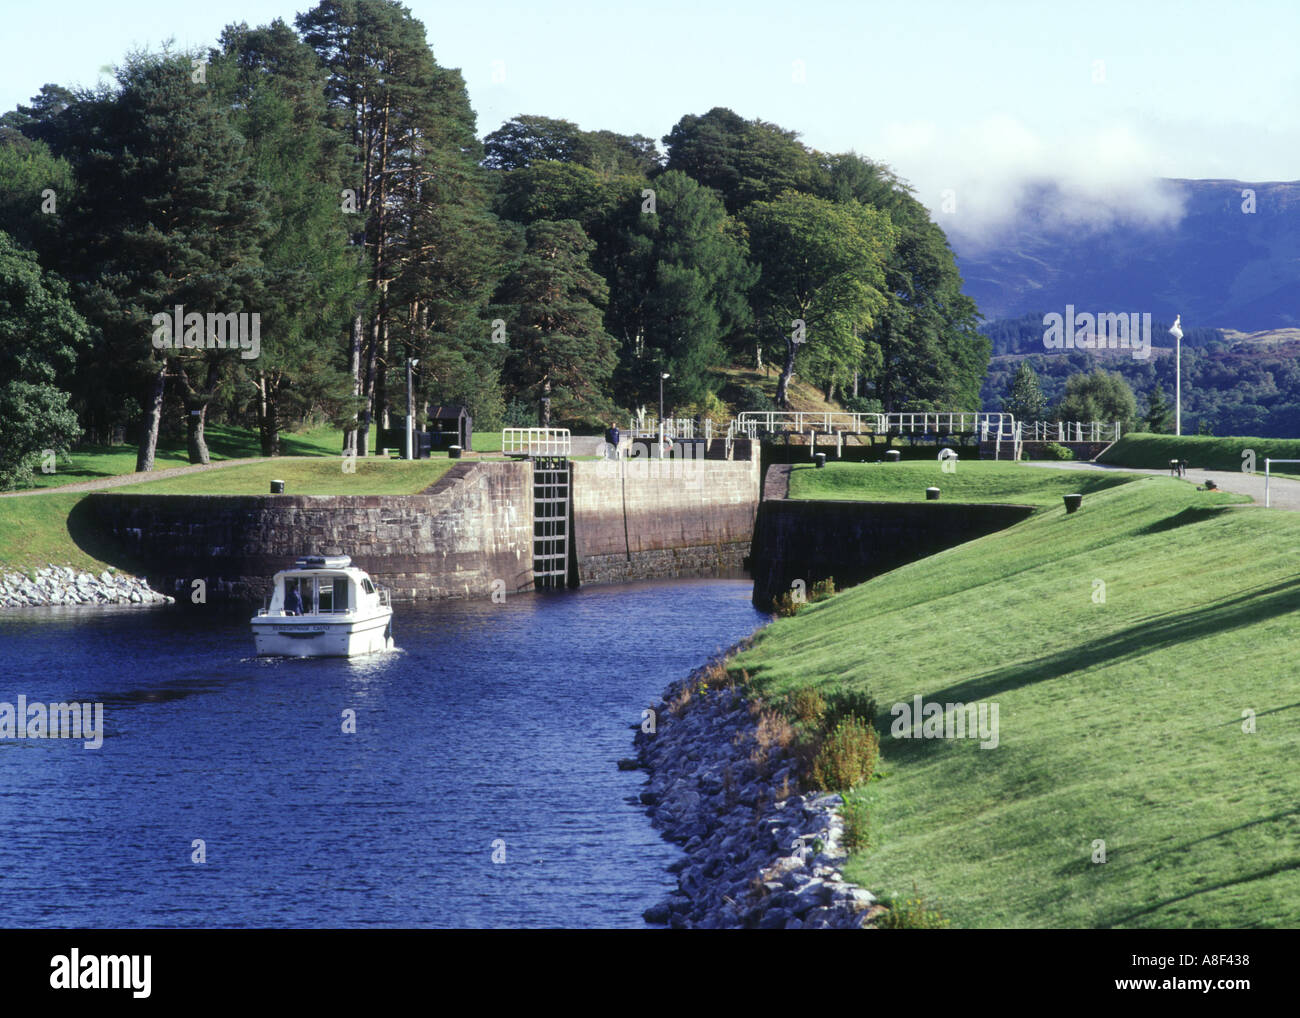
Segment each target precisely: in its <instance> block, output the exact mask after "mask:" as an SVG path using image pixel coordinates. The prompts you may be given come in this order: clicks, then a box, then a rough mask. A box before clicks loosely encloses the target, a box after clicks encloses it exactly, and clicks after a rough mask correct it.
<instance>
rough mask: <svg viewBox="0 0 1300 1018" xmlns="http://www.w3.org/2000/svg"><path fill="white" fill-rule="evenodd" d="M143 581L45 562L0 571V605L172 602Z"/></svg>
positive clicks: (18, 606) (119, 574)
mask: <svg viewBox="0 0 1300 1018" xmlns="http://www.w3.org/2000/svg"><path fill="white" fill-rule="evenodd" d="M175 600H176V599H175V598H173V597H168V596H167V595H165V594H160V593H158V592H157V591H156V590H154V589H153V588H151V587H150V586H149V584H148V582H147V581H145V580H142V579H140V578H139V577H137V576H129V575H127V574H125V573H118V572H114V571H112V570H108V569H105V570H104V571H103V572H102V573H100V574H99V575H98V576H96V575H95V574H94V573H85V572H78V571H77V570H75V569H72V568H71V567H69V566H49V567H47V568H45V569H37V570H35V571H34V572H33V573H31V575H25V574H23V573H8V572H6V573H3V574H0V608H32V607H50V606H52V605H81V604H139V605H146V604H173V603H175Z"/></svg>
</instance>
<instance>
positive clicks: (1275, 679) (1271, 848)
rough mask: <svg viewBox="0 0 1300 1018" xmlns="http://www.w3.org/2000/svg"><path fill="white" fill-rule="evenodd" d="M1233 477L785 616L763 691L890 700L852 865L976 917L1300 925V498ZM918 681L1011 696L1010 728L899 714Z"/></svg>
mask: <svg viewBox="0 0 1300 1018" xmlns="http://www.w3.org/2000/svg"><path fill="white" fill-rule="evenodd" d="M1228 501H1229V497H1227V496H1223V495H1218V494H1209V493H1204V492H1197V491H1196V490H1195V489H1194V488H1193V487H1192V486H1191V485H1189V484H1186V483H1184V482H1179V481H1175V480H1171V479H1168V478H1160V477H1136V478H1132V479H1131V480H1128V481H1127V482H1125V483H1122V484H1119V485H1116V486H1114V487H1111V488H1110V489H1109V490H1102V491H1095V492H1093V493H1092V494H1091V495H1090V497H1089V498H1088V499H1087V500H1086V501H1085V503H1084V507H1083V510H1082V511H1080V512H1079V513H1077V514H1075V515H1072V516H1066V515H1065V513H1064V510H1063V508H1061V507H1059V505H1058V506H1056V507H1052V508H1048V509H1044V510H1042V511H1040V512H1038V513H1036V514H1035V515H1034V516H1033V517H1032V518H1030V519H1029V520H1027V521H1025V522H1024V523H1022V524H1019V525H1018V526H1016V527H1013V528H1011V529H1009V530H1007V531H1003V532H1001V533H998V534H993V535H990V536H988V537H985V538H982V539H980V540H978V541H974V542H971V543H969V544H966V545H963V546H960V547H958V548H954V549H950V550H949V551H946V552H943V553H941V554H938V555H935V556H932V557H930V558H927V559H923V560H921V561H918V562H915V563H912V564H910V565H908V566H905V567H903V568H901V569H898V570H895V571H894V572H892V573H889V574H886V575H884V576H881V577H879V578H877V579H875V580H872V581H870V582H868V583H866V584H863V585H862V586H860V587H857V588H854V589H852V590H849V591H846V592H844V593H842V594H839V595H837V596H836V597H834V598H832V599H830V600H829V601H826V602H824V603H822V604H819V605H815V606H811V607H809V608H807V609H805V610H804V611H802V612H801V613H800V614H799V616H798V617H796V618H793V619H782V620H779V621H777V622H775V623H774V624H773V625H772V626H770V627H769V628H768V629H766V630H765V631H764V633H763V634H762V635H761V637H760V638H759V640H758V642H757V644H756V645H755V647H754V648H753V649H751V650H750V651H748V652H746V653H745V654H743V655H742V656H740V657H739V658H738V659H737V660H736V662H735V665H736V666H737V667H744V668H747V669H748V670H749V671H750V673H751V674H752V675H754V676H755V678H756V680H757V681H758V682H759V683H760V685H761V687H763V688H764V689H766V690H770V691H771V692H773V693H779V692H783V691H786V690H789V689H792V688H796V687H798V686H802V685H813V686H820V687H829V686H832V685H835V684H837V683H847V684H850V685H853V686H857V687H863V688H867V689H869V690H870V691H871V692H872V693H873V694H874V695H875V696H876V698H877V700H878V702H879V704H880V709H881V716H880V717H878V719H877V725H878V727H881V728H882V739H881V753H882V765H881V766H882V768H883V770H884V771H885V772H886V774H887V776H886V777H885V778H884V779H883V780H880V781H876V782H873V783H872V785H871V791H870V794H871V795H872V797H873V799H874V808H873V819H872V844H873V846H874V847H873V848H870V849H867V850H865V851H863V852H862V853H860V854H858V855H856V856H855V858H854V859H853V860H852V862H851V864H850V868H849V874H848V875H849V877H850V878H851V879H854V880H857V881H860V882H861V883H863V884H865V885H866V886H869V887H873V888H876V889H880V890H884V891H889V892H895V893H908V892H910V891H911V890H912V887H913V884H914V883H915V884H916V885H917V886H918V887H919V889H920V890H921V892H922V893H923V894H925V895H927V897H931V896H932V897H937V899H938V900H939V902H940V904H941V906H942V907H943V908H944V910H945V912H946V913H947V914H948V915H949V916H950V917H951V918H952V920H953V924H954V925H955V926H1065V927H1093V926H1150V927H1178V926H1227V927H1233V926H1246V925H1261V926H1296V925H1300V848H1298V847H1297V846H1300V807H1298V806H1297V803H1298V802H1300V773H1298V772H1297V771H1296V768H1295V766H1294V760H1295V757H1296V754H1297V752H1298V751H1300V725H1297V723H1296V722H1297V721H1298V720H1300V695H1298V694H1300V690H1298V689H1297V682H1296V679H1295V678H1294V676H1295V675H1296V674H1297V672H1300V641H1297V640H1296V639H1295V633H1294V628H1295V627H1294V621H1293V618H1292V613H1293V612H1294V611H1295V610H1296V609H1297V608H1300V577H1297V575H1296V572H1295V556H1294V552H1293V551H1292V550H1291V549H1293V548H1294V547H1295V546H1296V544H1297V543H1300V514H1293V513H1266V512H1264V511H1262V510H1258V509H1254V508H1242V509H1233V508H1225V505H1226V503H1227V502H1228ZM1095 579H1102V580H1104V581H1105V583H1106V585H1107V586H1106V601H1105V603H1104V604H1096V603H1094V602H1093V599H1092V595H1093V591H1094V580H1095ZM873 636H875V637H876V638H875V639H873V638H872V637H873ZM918 693H919V694H920V695H922V696H923V697H924V698H925V700H926V701H927V702H929V701H931V700H936V701H940V702H954V703H955V702H966V703H971V702H977V701H984V702H996V703H998V704H999V710H1000V717H999V721H1000V737H1001V744H1000V746H999V747H998V748H996V749H991V750H981V749H980V748H979V747H978V744H977V743H976V742H974V741H955V740H954V741H944V740H906V741H905V740H897V739H893V738H891V737H890V736H889V734H888V733H889V729H890V725H891V722H892V717H891V716H890V713H889V709H890V706H891V705H892V704H894V703H896V702H904V701H910V700H911V698H912V696H913V695H914V694H918ZM1247 708H1249V709H1251V710H1254V711H1255V712H1256V713H1257V716H1258V726H1259V731H1258V733H1257V734H1253V735H1248V734H1243V732H1242V730H1241V723H1242V711H1243V709H1247ZM1095 839H1104V840H1105V842H1106V846H1107V851H1108V861H1107V862H1106V863H1105V864H1102V865H1098V864H1094V863H1092V862H1091V861H1090V856H1091V853H1092V845H1093V841H1094V840H1095Z"/></svg>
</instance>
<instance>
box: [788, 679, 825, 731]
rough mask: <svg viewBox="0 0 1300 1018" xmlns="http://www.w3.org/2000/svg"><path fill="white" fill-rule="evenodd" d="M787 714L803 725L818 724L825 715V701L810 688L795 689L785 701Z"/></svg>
mask: <svg viewBox="0 0 1300 1018" xmlns="http://www.w3.org/2000/svg"><path fill="white" fill-rule="evenodd" d="M786 709H787V713H788V714H789V715H790V716H791V717H792V718H794V719H795V720H796V721H802V722H803V723H804V724H806V725H807V724H816V723H820V722H821V719H822V715H823V714H825V713H826V701H825V700H824V699H823V698H822V695H821V693H819V692H817V690H815V689H812V688H805V689H796V690H795V691H794V692H793V693H791V694H790V696H789V697H788V698H787V699H786Z"/></svg>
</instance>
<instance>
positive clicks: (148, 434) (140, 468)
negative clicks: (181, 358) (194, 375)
mask: <svg viewBox="0 0 1300 1018" xmlns="http://www.w3.org/2000/svg"><path fill="white" fill-rule="evenodd" d="M166 386H167V365H166V364H160V365H158V371H157V373H156V374H155V375H154V376H153V378H152V379H151V380H150V382H149V393H148V395H147V396H146V397H145V399H144V403H143V409H144V430H143V431H142V432H141V433H140V450H139V452H137V453H136V457H135V472H136V473H137V474H143V473H148V472H149V471H151V470H152V469H153V460H154V453H155V451H156V450H157V448H158V426H159V424H161V423H162V405H163V391H164V389H165V388H166Z"/></svg>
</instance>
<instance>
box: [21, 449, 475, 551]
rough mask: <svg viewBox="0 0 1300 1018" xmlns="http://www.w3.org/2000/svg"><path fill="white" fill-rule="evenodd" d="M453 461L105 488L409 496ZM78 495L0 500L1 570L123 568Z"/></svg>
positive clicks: (283, 464)
mask: <svg viewBox="0 0 1300 1018" xmlns="http://www.w3.org/2000/svg"><path fill="white" fill-rule="evenodd" d="M454 463H455V461H454V460H450V459H447V458H446V457H443V458H441V459H429V460H412V461H402V460H381V459H358V460H357V463H356V467H357V469H356V472H355V473H351V474H345V473H343V470H342V460H341V459H339V458H338V457H336V456H330V457H328V458H325V457H303V458H287V457H286V458H281V459H277V460H274V461H271V462H266V463H250V464H248V465H247V466H231V467H223V468H221V469H219V470H209V471H203V472H200V473H196V474H186V475H184V476H182V477H172V478H168V479H167V480H162V481H145V482H142V483H140V484H127V485H123V486H121V487H118V488H111V489H109V491H111V492H113V493H121V494H151V495H160V494H166V495H266V494H268V493H269V492H270V490H271V487H270V486H271V480H272V478H275V479H278V480H283V481H284V482H285V493H286V494H289V495H413V494H416V493H418V492H421V491H423V490H424V489H425V488H427V487H429V485H431V484H433V483H434V482H435V481H437V480H438V478H440V477H441V476H442V475H443V474H445V473H446V472H447V471H448V470H450V469H451V467H452V466H453V464H454ZM88 497H89V496H88V495H86V494H83V493H72V492H70V493H68V494H59V493H57V492H51V493H50V494H48V495H32V496H28V497H25V498H0V571H5V570H7V571H10V572H25V571H27V570H29V569H39V568H43V567H44V566H47V565H57V566H63V565H69V566H72V567H73V568H74V569H87V570H90V571H92V572H99V571H100V570H102V569H103V568H104V567H105V566H106V565H109V564H112V565H116V566H118V567H120V568H124V569H130V568H131V564H130V563H128V562H125V561H123V560H121V559H119V558H117V557H116V555H115V554H114V551H113V550H112V549H111V548H110V547H108V546H106V545H104V544H103V543H102V541H101V540H100V538H99V537H98V536H97V535H96V534H95V532H94V528H93V524H92V523H91V522H90V520H89V514H88V512H87V510H86V507H85V506H84V505H82V501H83V500H84V499H86V498H88Z"/></svg>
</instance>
